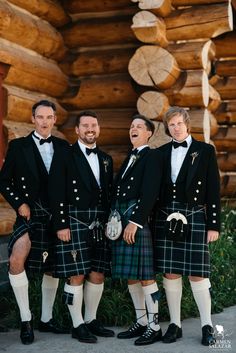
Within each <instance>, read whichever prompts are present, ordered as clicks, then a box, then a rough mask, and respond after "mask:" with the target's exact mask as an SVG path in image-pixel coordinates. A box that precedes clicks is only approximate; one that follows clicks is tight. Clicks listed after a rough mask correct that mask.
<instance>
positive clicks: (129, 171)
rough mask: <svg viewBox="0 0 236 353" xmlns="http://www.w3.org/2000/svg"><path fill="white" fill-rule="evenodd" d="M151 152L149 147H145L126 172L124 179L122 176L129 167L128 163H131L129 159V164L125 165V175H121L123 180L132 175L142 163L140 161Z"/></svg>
mask: <svg viewBox="0 0 236 353" xmlns="http://www.w3.org/2000/svg"><path fill="white" fill-rule="evenodd" d="M149 150H150V148H149V147H144V148H143V149H142V150H141V151H140V152H139V153H138V154H137V155H136V159H135V160H134V162H133V163H132V164H131V165H130V166H129V168H128V169H127V170H126V172H125V174H124V176H123V178H122V175H123V173H124V171H125V168H126V167H127V165H128V163H129V158H127V159H128V163H126V164H125V168H124V169H123V173H122V174H121V178H122V179H126V178H127V177H128V176H129V175H130V173H132V171H133V169H134V168H136V167H137V165H138V164H139V163H140V161H141V160H142V158H143V157H144V156H145V155H146V153H147V152H148V151H149Z"/></svg>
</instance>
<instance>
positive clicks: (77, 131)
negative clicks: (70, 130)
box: [75, 126, 79, 135]
mask: <svg viewBox="0 0 236 353" xmlns="http://www.w3.org/2000/svg"><path fill="white" fill-rule="evenodd" d="M75 133H76V135H78V134H79V128H78V126H75Z"/></svg>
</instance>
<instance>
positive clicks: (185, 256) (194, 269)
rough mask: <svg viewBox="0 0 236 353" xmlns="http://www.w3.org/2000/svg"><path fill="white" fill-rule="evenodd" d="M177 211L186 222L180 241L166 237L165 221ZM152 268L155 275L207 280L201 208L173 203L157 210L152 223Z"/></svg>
mask: <svg viewBox="0 0 236 353" xmlns="http://www.w3.org/2000/svg"><path fill="white" fill-rule="evenodd" d="M177 211H179V212H180V213H182V214H183V215H184V216H185V217H186V218H187V221H188V228H189V229H188V235H187V236H186V238H185V239H181V241H172V240H168V239H167V237H166V230H165V226H166V218H167V217H168V215H170V214H171V213H173V212H177ZM154 267H155V271H156V272H157V273H160V272H161V273H175V274H182V275H188V276H189V275H190V276H200V277H205V278H208V277H209V276H210V257H209V246H208V244H207V231H206V216H205V209H204V207H203V206H196V207H193V208H189V207H188V205H187V204H181V203H179V202H173V203H172V204H171V205H168V206H165V207H162V208H161V209H159V210H158V212H157V215H156V220H155V236H154Z"/></svg>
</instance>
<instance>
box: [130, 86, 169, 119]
mask: <svg viewBox="0 0 236 353" xmlns="http://www.w3.org/2000/svg"><path fill="white" fill-rule="evenodd" d="M169 107H170V105H169V101H168V98H167V97H166V96H165V95H164V94H163V93H160V92H156V91H147V92H144V93H143V94H141V96H140V97H139V99H138V101H137V108H138V112H139V113H140V114H142V115H144V116H146V117H147V118H149V119H152V120H158V121H162V117H163V115H164V113H165V112H166V111H167V110H168V109H169Z"/></svg>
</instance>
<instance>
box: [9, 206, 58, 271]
mask: <svg viewBox="0 0 236 353" xmlns="http://www.w3.org/2000/svg"><path fill="white" fill-rule="evenodd" d="M30 211H31V218H30V220H29V221H27V220H26V219H25V218H23V217H21V216H17V218H16V222H15V224H14V227H13V233H12V234H11V237H10V240H9V243H8V253H9V257H10V255H11V253H12V249H13V246H14V244H15V242H16V241H17V240H18V239H19V238H20V237H22V236H23V235H24V234H25V233H28V234H29V238H30V241H31V250H30V253H29V256H28V258H27V261H26V270H27V271H29V272H32V273H44V272H49V271H52V270H53V266H54V250H53V248H54V235H53V231H52V227H51V214H50V211H49V209H48V208H44V207H42V206H41V205H40V203H35V204H34V206H32V207H31V208H30Z"/></svg>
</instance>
